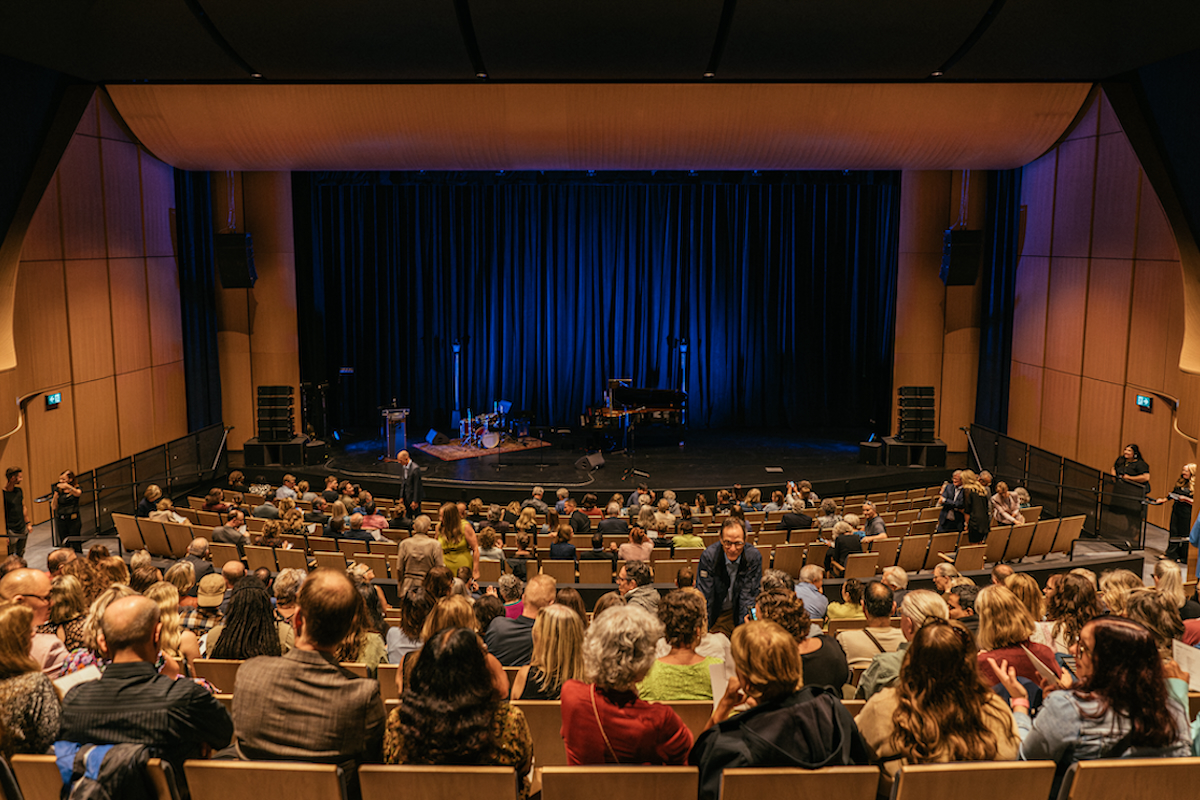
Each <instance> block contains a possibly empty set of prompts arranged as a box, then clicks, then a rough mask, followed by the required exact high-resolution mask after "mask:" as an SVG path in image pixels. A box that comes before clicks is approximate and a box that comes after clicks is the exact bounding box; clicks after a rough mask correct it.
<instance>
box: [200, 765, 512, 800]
mask: <svg viewBox="0 0 1200 800" xmlns="http://www.w3.org/2000/svg"><path fill="white" fill-rule="evenodd" d="M188 779H189V780H191V775H190V774H189V775H188ZM358 783H359V786H360V787H361V789H362V800H396V798H398V797H413V798H418V797H419V798H422V800H456V799H458V798H488V800H516V798H517V773H516V770H515V769H513V768H512V767H464V766H460V765H457V764H456V765H452V766H444V767H442V766H427V765H416V764H363V765H362V766H361V767H359V768H358Z"/></svg>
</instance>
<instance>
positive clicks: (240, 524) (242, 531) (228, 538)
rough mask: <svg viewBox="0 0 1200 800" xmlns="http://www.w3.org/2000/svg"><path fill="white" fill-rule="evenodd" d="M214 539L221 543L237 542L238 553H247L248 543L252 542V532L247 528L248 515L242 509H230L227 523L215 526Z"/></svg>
mask: <svg viewBox="0 0 1200 800" xmlns="http://www.w3.org/2000/svg"><path fill="white" fill-rule="evenodd" d="M212 540H213V541H214V542H220V543H221V544H235V545H237V549H238V555H240V556H244V555H245V554H246V545H248V544H249V543H250V533H249V531H247V530H246V515H245V514H244V513H243V512H242V510H241V509H239V508H235V509H233V510H232V511H230V512H229V517H228V518H227V519H226V520H225V524H224V525H221V526H219V527H216V528H213V532H212Z"/></svg>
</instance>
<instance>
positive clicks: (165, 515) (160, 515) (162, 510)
mask: <svg viewBox="0 0 1200 800" xmlns="http://www.w3.org/2000/svg"><path fill="white" fill-rule="evenodd" d="M150 520H151V521H152V522H174V523H175V524H177V525H191V524H192V521H191V520H190V519H188V518H187V517H184V516H181V515H180V514H178V513H177V512H176V511H175V504H174V503H172V502H171V498H169V497H164V498H162V499H161V500H159V501H158V504H157V505H156V506H155V507H154V511H151V512H150Z"/></svg>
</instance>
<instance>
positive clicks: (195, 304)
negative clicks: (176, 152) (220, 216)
mask: <svg viewBox="0 0 1200 800" xmlns="http://www.w3.org/2000/svg"><path fill="white" fill-rule="evenodd" d="M175 244H176V250H177V252H178V254H179V305H180V308H179V311H180V321H181V323H182V328H183V376H184V384H185V392H186V395H187V419H188V430H189V431H198V430H200V429H201V428H206V427H208V426H209V425H215V424H216V423H218V422H220V421H221V367H220V361H219V360H218V358H217V307H216V276H215V275H216V265H215V263H214V261H213V220H212V188H211V184H210V181H209V176H208V173H207V172H186V171H184V170H180V169H177V170H175Z"/></svg>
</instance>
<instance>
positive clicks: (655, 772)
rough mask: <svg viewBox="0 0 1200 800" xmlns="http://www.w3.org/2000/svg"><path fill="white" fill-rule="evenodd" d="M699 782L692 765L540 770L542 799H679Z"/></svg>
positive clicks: (690, 793)
mask: <svg viewBox="0 0 1200 800" xmlns="http://www.w3.org/2000/svg"><path fill="white" fill-rule="evenodd" d="M699 785H700V772H699V770H697V769H696V768H695V767H650V766H629V767H627V766H617V765H613V766H596V767H591V766H589V767H546V768H545V769H544V770H542V800H613V799H614V798H634V797H636V798H637V800H679V799H680V798H692V797H695V796H696V793H697V789H698V788H699ZM363 800H368V799H367V798H365V797H364V798H363Z"/></svg>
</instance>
